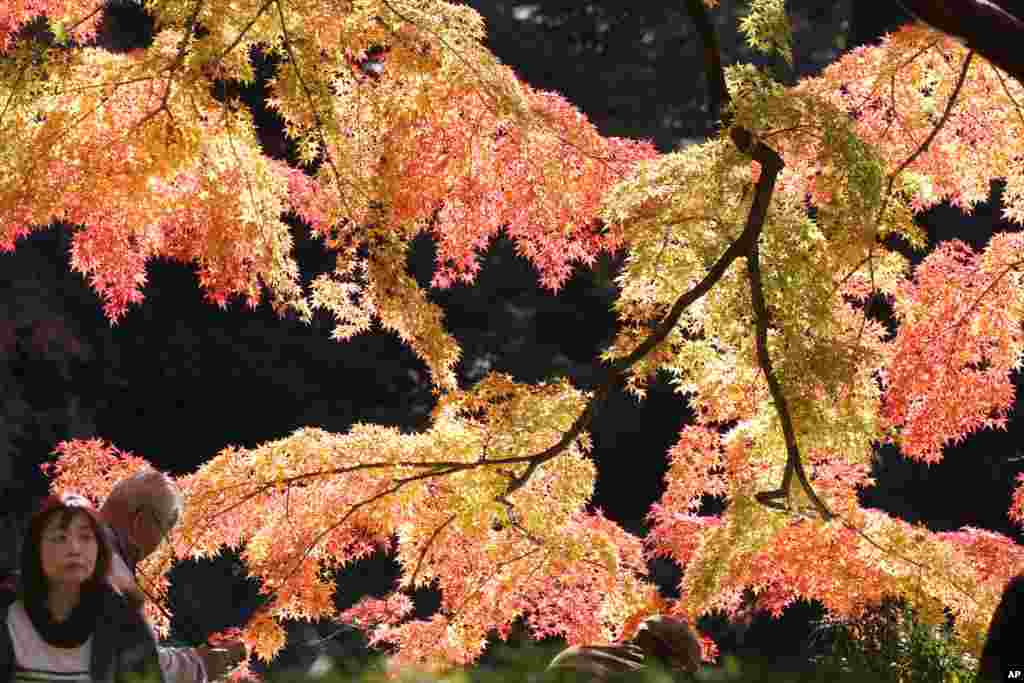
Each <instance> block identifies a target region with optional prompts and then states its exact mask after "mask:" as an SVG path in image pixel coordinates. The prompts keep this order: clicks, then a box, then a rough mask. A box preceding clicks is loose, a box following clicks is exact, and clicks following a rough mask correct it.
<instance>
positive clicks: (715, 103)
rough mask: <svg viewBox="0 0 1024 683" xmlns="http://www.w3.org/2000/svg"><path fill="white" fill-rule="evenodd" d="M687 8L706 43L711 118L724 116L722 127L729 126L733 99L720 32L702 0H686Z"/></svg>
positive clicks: (706, 70)
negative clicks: (724, 67)
mask: <svg viewBox="0 0 1024 683" xmlns="http://www.w3.org/2000/svg"><path fill="white" fill-rule="evenodd" d="M686 9H687V11H688V12H689V13H690V18H691V19H693V23H694V25H695V26H696V27H697V33H699V34H700V38H701V42H702V43H703V45H704V73H705V75H706V76H707V81H708V98H709V99H710V102H709V103H708V104H709V105H710V106H709V109H710V114H711V120H712V121H717V120H718V119H719V118H722V119H723V120H722V128H723V129H724V128H728V127H729V126H730V125H731V124H732V121H731V118H732V116H731V114H729V113H727V110H728V107H729V104H730V103H731V100H730V98H729V88H728V87H726V84H725V69H723V68H722V50H721V48H720V47H719V45H718V34H717V33H716V32H715V26H714V24H712V23H711V17H710V16H709V15H708V10H707V7H705V6H704V3H703V2H702V0H686Z"/></svg>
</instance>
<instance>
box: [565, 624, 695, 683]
mask: <svg viewBox="0 0 1024 683" xmlns="http://www.w3.org/2000/svg"><path fill="white" fill-rule="evenodd" d="M700 653H701V648H700V641H699V640H698V639H697V634H696V633H695V632H694V631H693V629H692V628H690V626H689V625H688V624H687V623H686V622H685V621H680V620H679V619H673V618H671V617H664V616H661V615H655V616H653V617H650V618H649V619H647V620H646V621H644V623H643V624H641V625H640V630H639V631H637V634H636V636H635V637H634V638H633V639H632V640H631V641H629V642H625V643H617V644H615V645H606V646H599V645H577V646H575V647H570V648H567V649H565V650H562V651H561V652H560V653H558V655H556V656H555V658H554V659H552V660H551V664H549V665H548V670H549V671H573V672H575V673H576V674H577V677H576V679H575V680H587V681H594V682H598V681H601V682H603V681H609V680H616V679H618V678H620V677H621V676H623V675H625V674H629V673H631V672H640V671H642V670H644V669H646V668H648V666H649V665H650V664H652V663H655V664H657V665H659V666H661V668H664V669H666V670H668V671H671V672H673V673H684V674H687V675H692V674H694V673H695V672H696V671H697V669H698V668H699V667H700V658H701V654H700Z"/></svg>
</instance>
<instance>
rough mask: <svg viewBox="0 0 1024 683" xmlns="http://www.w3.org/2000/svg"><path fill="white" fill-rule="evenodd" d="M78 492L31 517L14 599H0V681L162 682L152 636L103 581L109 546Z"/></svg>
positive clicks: (45, 504)
mask: <svg viewBox="0 0 1024 683" xmlns="http://www.w3.org/2000/svg"><path fill="white" fill-rule="evenodd" d="M103 539H104V536H103V534H102V532H101V527H100V522H99V521H98V518H97V516H96V511H95V510H94V509H93V508H92V507H91V506H90V505H89V503H88V501H86V500H85V499H84V498H82V497H81V496H76V495H66V496H61V497H57V496H51V497H49V498H47V499H46V500H44V501H43V503H42V505H41V506H40V509H39V511H38V512H36V514H35V515H34V516H33V517H32V520H31V521H30V522H29V528H28V532H27V533H26V535H25V540H24V543H23V544H22V552H21V577H20V586H19V587H18V593H17V599H16V600H15V601H14V602H13V603H11V604H9V605H6V606H0V625H2V628H0V683H16V682H17V683H47V682H52V683H129V682H130V681H131V680H132V679H133V678H134V677H135V676H142V677H143V678H144V679H145V680H147V681H151V682H152V683H163V679H162V676H161V674H160V668H159V664H158V659H157V652H156V642H155V641H154V639H153V636H152V634H151V632H150V630H149V628H148V627H147V626H146V624H145V622H144V621H143V620H142V617H141V615H140V614H139V612H138V611H137V610H135V609H133V608H132V607H131V606H130V605H129V604H128V603H127V602H126V601H125V599H124V598H123V597H121V596H120V595H118V594H117V593H115V592H114V591H113V590H112V589H111V588H110V585H109V584H108V583H107V579H106V576H107V572H108V571H109V568H110V548H109V547H108V546H107V544H106V543H105V542H104V540H103Z"/></svg>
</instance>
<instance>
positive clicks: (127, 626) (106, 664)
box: [0, 590, 164, 683]
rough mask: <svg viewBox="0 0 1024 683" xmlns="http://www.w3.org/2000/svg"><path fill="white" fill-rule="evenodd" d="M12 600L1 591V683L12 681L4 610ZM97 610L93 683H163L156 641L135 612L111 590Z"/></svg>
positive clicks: (10, 649)
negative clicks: (141, 679) (140, 680)
mask: <svg viewBox="0 0 1024 683" xmlns="http://www.w3.org/2000/svg"><path fill="white" fill-rule="evenodd" d="M14 597H15V595H14V594H13V593H11V592H10V591H3V590H0V683H10V681H11V680H12V679H13V678H14V668H15V661H14V649H13V645H12V644H11V633H10V631H9V630H8V627H7V610H8V609H9V607H10V605H11V603H13V602H14ZM99 609H100V612H99V618H98V619H97V622H96V630H95V631H94V632H93V635H92V655H91V661H90V665H89V673H90V676H91V678H92V683H132V682H133V680H134V678H135V676H142V677H144V679H145V680H146V681H151V682H152V683H164V680H163V674H162V673H161V672H160V663H159V659H158V658H157V654H156V641H155V640H154V638H153V634H152V632H151V631H150V629H149V627H148V626H147V625H146V623H145V622H144V621H143V620H142V616H141V615H140V614H139V613H138V611H136V610H133V609H132V608H131V607H130V606H129V605H128V603H127V602H126V601H125V599H124V598H122V597H121V596H120V595H118V594H116V593H114V592H113V591H112V590H104V591H103V593H102V596H101V599H100V608H99Z"/></svg>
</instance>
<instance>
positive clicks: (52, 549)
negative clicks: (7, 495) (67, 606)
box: [21, 494, 110, 604]
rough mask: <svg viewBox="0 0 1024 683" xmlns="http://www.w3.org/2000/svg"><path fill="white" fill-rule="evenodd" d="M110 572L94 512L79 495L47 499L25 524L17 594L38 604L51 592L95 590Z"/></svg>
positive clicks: (108, 560) (107, 555) (108, 550)
mask: <svg viewBox="0 0 1024 683" xmlns="http://www.w3.org/2000/svg"><path fill="white" fill-rule="evenodd" d="M109 567H110V548H109V547H108V546H107V544H106V541H105V540H104V536H103V534H102V532H101V530H100V521H99V519H98V516H97V514H96V511H95V510H94V509H93V507H92V506H91V505H90V504H89V502H88V501H87V500H86V499H85V498H83V497H82V496H79V495H76V494H65V495H63V496H49V497H47V498H45V499H44V500H43V502H42V504H41V505H40V506H39V509H38V510H37V512H36V513H35V514H34V515H33V516H32V519H31V520H30V521H29V526H28V532H27V533H26V534H25V540H24V541H23V543H22V551H21V590H22V597H23V598H24V599H25V600H26V601H31V602H34V603H36V604H42V603H43V602H44V601H45V600H46V597H47V596H48V595H49V593H50V591H51V589H55V588H57V587H64V588H71V589H77V590H82V589H86V590H89V589H95V588H98V587H99V586H100V584H101V583H102V582H103V581H104V579H105V577H106V575H107V571H108V569H109Z"/></svg>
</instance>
